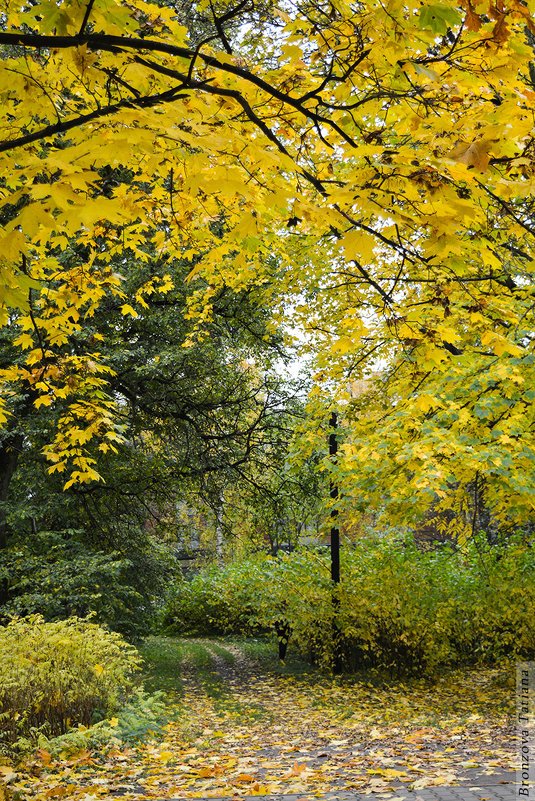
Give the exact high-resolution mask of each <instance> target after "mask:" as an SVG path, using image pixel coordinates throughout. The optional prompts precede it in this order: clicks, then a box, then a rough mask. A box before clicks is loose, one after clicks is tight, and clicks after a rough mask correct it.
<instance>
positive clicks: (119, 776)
mask: <svg viewBox="0 0 535 801" xmlns="http://www.w3.org/2000/svg"><path fill="white" fill-rule="evenodd" d="M158 644H159V645H160V646H161V647H162V648H164V647H165V648H166V649H167V654H166V668H165V670H166V676H165V677H164V678H165V681H162V682H161V684H160V686H164V687H165V689H166V691H167V695H166V696H165V699H166V706H167V710H168V719H169V722H168V723H167V724H166V725H164V726H163V727H162V728H161V729H160V731H159V733H157V734H156V733H153V732H150V731H149V732H147V734H146V736H145V738H144V739H143V740H142V741H140V742H138V743H137V744H135V745H128V746H127V745H125V744H124V743H123V744H119V743H116V744H112V745H109V746H107V747H104V748H103V749H102V750H101V751H100V752H92V751H90V750H87V749H86V750H82V751H78V752H77V753H72V754H69V753H67V752H63V753H62V754H61V755H60V757H59V758H53V757H52V756H51V754H50V753H49V752H47V751H46V750H44V749H41V750H40V751H38V752H37V753H36V754H35V756H34V757H32V758H31V759H28V760H26V761H25V762H23V763H21V764H20V765H16V766H13V765H9V766H8V765H4V766H1V767H0V773H1V772H2V771H3V772H4V775H5V776H6V778H8V780H9V784H7V785H4V786H5V787H7V788H8V792H9V796H12V797H13V798H14V799H17V798H19V799H24V800H25V799H31V800H32V801H45V799H52V801H53V800H54V799H67V801H68V800H69V799H76V801H93V800H94V799H100V798H104V797H113V796H115V797H118V798H121V799H124V800H125V801H128V799H152V798H154V799H155V798H158V799H164V798H174V797H175V798H176V797H181V798H196V797H205V796H214V797H218V796H230V797H236V798H237V797H241V796H255V795H259V796H260V795H267V794H298V795H303V796H304V795H306V796H310V795H316V796H321V795H322V794H323V793H326V792H330V793H332V792H340V793H344V792H353V793H361V794H374V795H375V794H378V795H382V794H385V793H386V795H387V796H388V794H389V793H391V792H392V791H393V790H394V789H395V787H397V786H399V785H400V784H402V785H403V786H406V787H410V788H411V789H414V790H418V789H421V788H424V787H427V786H439V785H451V784H456V783H458V781H459V780H462V778H463V777H464V776H466V775H467V774H469V775H470V776H474V775H475V776H476V778H477V777H479V776H484V775H490V774H494V773H496V772H500V771H503V770H514V767H515V754H514V738H513V737H512V736H511V733H512V721H513V713H514V710H513V706H512V705H513V691H512V690H513V686H512V681H513V679H512V677H513V676H514V670H513V668H512V667H509V668H508V667H503V668H499V669H498V668H494V669H477V670H476V669H472V670H465V671H454V672H450V673H448V674H444V675H443V676H442V677H441V678H440V679H438V680H435V681H431V680H423V679H420V680H413V681H408V680H407V681H399V680H398V681H396V680H391V681H385V680H383V681H381V680H379V678H378V677H371V678H369V677H368V678H364V679H363V678H362V677H360V678H358V679H356V678H351V677H333V676H325V675H321V674H319V673H317V672H315V671H314V672H309V673H306V672H301V673H293V672H292V667H291V665H287V666H285V665H282V666H281V667H278V666H275V667H273V665H271V666H270V665H268V666H267V667H266V664H265V661H264V662H260V661H258V660H255V659H252V658H250V657H249V656H247V655H246V651H247V648H246V647H245V644H244V646H243V647H240V645H238V644H236V643H229V642H228V641H225V640H221V641H213V640H197V641H189V642H188V641H185V640H182V641H177V640H173V639H171V638H152V643H151V644H150V645H151V648H152V653H154V652H155V649H156V652H157V650H158ZM173 644H176V647H177V650H176V653H177V654H179V655H180V659H179V660H177V663H176V665H174V666H173V663H172V660H171V661H170V659H169V649H171V652H172V649H173ZM270 667H271V669H269V668H270ZM173 671H174V677H175V678H176V682H175V690H176V691H173V689H172V684H173ZM150 681H151V683H152V686H153V687H157V686H158V675H157V671H156V673H153V675H152V678H151V679H150ZM8 771H9V773H8ZM1 779H2V776H1V775H0V781H1ZM471 783H472V784H477V780H474V779H473V778H471ZM4 795H5V797H6V798H7V797H9V796H8V795H7V794H6V793H4ZM0 799H2V795H0ZM2 801H3V800H2Z"/></svg>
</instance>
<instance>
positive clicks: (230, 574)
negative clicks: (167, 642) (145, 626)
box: [162, 556, 266, 635]
mask: <svg viewBox="0 0 535 801" xmlns="http://www.w3.org/2000/svg"><path fill="white" fill-rule="evenodd" d="M265 563H266V559H265V557H263V556H256V557H250V558H248V559H244V560H240V561H236V562H232V563H230V564H228V565H211V566H209V567H207V568H205V569H204V570H202V571H201V572H200V573H198V574H197V575H195V576H194V577H193V578H191V579H182V580H181V581H179V582H178V583H177V584H176V585H175V586H174V587H173V588H172V589H171V590H170V592H169V595H168V598H167V602H166V606H165V609H164V610H163V614H162V625H163V628H165V629H167V630H169V631H172V632H175V633H177V634H192V633H209V634H245V635H249V634H254V633H255V632H256V631H257V630H258V621H257V620H256V614H257V608H258V603H257V599H256V597H255V593H254V590H253V589H252V588H253V587H254V586H256V584H257V583H258V580H259V579H260V581H261V578H262V576H263V574H264V573H263V569H264V566H265Z"/></svg>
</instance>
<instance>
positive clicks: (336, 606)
mask: <svg viewBox="0 0 535 801" xmlns="http://www.w3.org/2000/svg"><path fill="white" fill-rule="evenodd" d="M329 426H330V427H331V428H332V431H331V433H330V435H329V455H330V457H331V459H332V460H333V461H334V460H335V458H336V453H337V451H338V440H337V437H336V429H337V428H338V416H337V414H336V412H331V419H330V420H329ZM330 496H331V499H332V500H333V501H336V500H337V498H338V485H337V484H336V483H335V482H334V481H333V480H332V479H331V482H330ZM337 518H338V509H331V579H332V582H333V593H332V603H333V626H332V635H333V644H334V663H333V670H334V673H335V674H336V675H338V674H340V673H341V672H342V655H341V653H340V629H339V627H338V613H339V610H340V597H339V595H338V585H339V584H340V529H339V528H338V526H337V525H336V522H337Z"/></svg>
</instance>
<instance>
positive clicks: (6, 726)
mask: <svg viewBox="0 0 535 801" xmlns="http://www.w3.org/2000/svg"><path fill="white" fill-rule="evenodd" d="M0 653H1V654H2V665H3V669H2V674H1V676H0V721H1V722H2V726H1V731H2V735H1V737H0V747H2V746H3V747H5V746H6V745H7V744H9V743H15V742H16V743H18V744H19V746H21V747H23V746H24V743H25V742H26V745H27V746H31V745H33V746H34V747H35V744H36V742H37V738H38V735H39V734H42V735H44V736H45V737H50V736H52V737H53V736H55V735H59V734H63V733H64V732H66V731H67V730H68V729H69V728H75V727H76V726H77V725H78V724H82V725H85V726H88V725H89V724H90V723H94V722H95V721H96V720H98V719H100V718H102V717H105V715H106V714H107V713H108V712H113V711H114V710H116V709H117V708H118V707H119V706H120V705H121V704H122V702H123V701H124V696H125V693H126V691H127V690H129V689H130V688H131V687H132V677H133V675H134V674H135V672H136V671H137V670H138V669H139V665H140V658H139V656H138V654H137V652H136V649H135V648H134V647H133V646H131V645H129V644H127V643H126V642H125V641H124V640H123V639H122V637H121V636H120V635H119V634H116V633H113V632H110V631H107V630H105V629H103V628H101V627H100V626H97V625H96V624H95V623H91V622H89V621H88V620H83V619H80V618H69V619H67V620H61V621H56V622H49V623H47V622H45V621H44V619H43V618H42V617H40V616H39V615H33V616H30V617H27V618H14V619H13V620H12V622H11V623H9V625H7V626H5V627H3V628H0Z"/></svg>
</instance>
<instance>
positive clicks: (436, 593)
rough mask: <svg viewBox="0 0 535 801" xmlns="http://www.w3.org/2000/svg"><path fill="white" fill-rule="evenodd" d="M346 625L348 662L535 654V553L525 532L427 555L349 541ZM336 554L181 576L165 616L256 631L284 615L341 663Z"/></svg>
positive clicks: (297, 635) (321, 653)
mask: <svg viewBox="0 0 535 801" xmlns="http://www.w3.org/2000/svg"><path fill="white" fill-rule="evenodd" d="M341 572H342V583H341V585H340V587H339V589H338V609H339V612H338V616H337V627H338V631H339V643H340V649H341V653H342V658H343V661H344V663H345V665H346V667H347V668H349V669H357V668H360V667H378V668H386V669H389V670H390V671H392V672H397V673H402V672H405V673H418V672H421V671H432V670H434V669H435V668H436V667H439V666H442V665H458V664H481V663H488V664H490V663H493V662H496V661H498V660H499V659H501V658H503V657H507V656H509V657H515V658H521V659H530V658H533V657H535V619H534V616H533V612H532V610H533V608H535V549H533V548H531V547H529V545H526V544H525V543H522V542H520V540H514V541H511V542H510V543H509V544H508V545H507V546H504V547H496V546H492V547H491V546H488V545H487V544H486V543H485V541H484V540H480V541H478V542H477V543H472V544H471V545H469V546H468V547H467V548H466V549H464V550H463V551H462V552H454V551H452V550H450V549H449V548H442V549H441V550H438V551H434V552H428V553H422V552H421V551H419V550H418V548H417V547H416V546H415V544H414V543H413V542H412V541H411V540H410V539H409V538H407V540H406V541H404V542H402V543H401V542H394V541H387V540H384V541H377V540H373V541H372V540H361V541H360V542H359V544H358V545H357V546H356V547H347V546H346V547H344V548H343V549H342V555H341ZM333 608H334V604H333V587H332V584H331V581H330V569H329V555H328V552H327V551H325V550H324V551H323V552H321V551H312V550H309V551H307V550H302V551H297V552H294V553H292V554H289V555H288V554H285V555H282V556H280V557H278V558H277V559H273V558H269V557H255V558H250V559H246V560H241V561H239V562H235V563H232V564H229V565H226V566H224V567H217V566H212V567H210V568H208V569H205V570H203V571H202V572H201V573H199V574H198V575H197V576H195V578H193V579H192V580H191V581H183V582H182V583H181V584H179V585H178V586H177V587H176V588H175V591H174V593H173V595H172V597H171V598H170V599H169V602H168V604H167V607H166V611H165V622H166V624H167V625H168V626H170V627H171V628H173V629H174V630H175V631H177V632H191V631H197V632H198V631H205V632H210V633H213V632H216V633H230V632H234V633H241V634H250V633H251V632H253V631H259V630H261V629H264V630H270V629H272V628H273V626H274V624H275V621H277V620H280V619H281V618H284V619H286V620H288V621H289V623H290V624H291V627H292V636H291V640H290V642H291V643H293V644H294V645H296V646H297V647H298V648H299V649H300V651H301V652H302V653H304V654H305V655H306V656H308V658H309V659H310V660H311V661H313V662H316V663H318V664H321V665H323V666H326V667H329V666H331V665H332V662H333V654H334V648H335V645H334V638H333V629H334V626H333Z"/></svg>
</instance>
